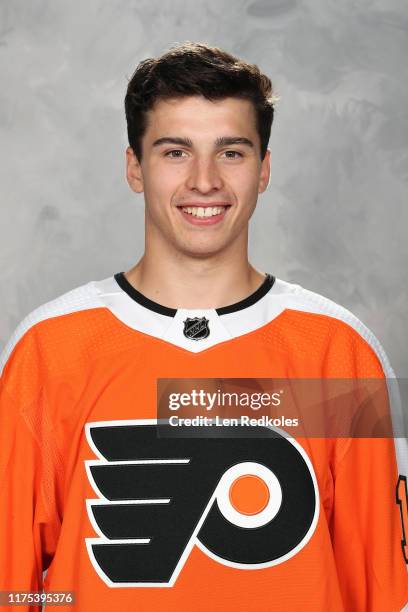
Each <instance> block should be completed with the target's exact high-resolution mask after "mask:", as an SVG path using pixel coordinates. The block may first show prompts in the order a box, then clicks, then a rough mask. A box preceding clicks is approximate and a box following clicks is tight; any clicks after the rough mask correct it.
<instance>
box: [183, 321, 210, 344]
mask: <svg viewBox="0 0 408 612" xmlns="http://www.w3.org/2000/svg"><path fill="white" fill-rule="evenodd" d="M183 322H184V330H183V333H184V335H185V337H186V338H189V339H190V340H204V338H208V336H209V335H210V329H209V327H208V322H209V319H206V318H205V317H194V318H193V319H190V318H189V317H187V319H186V320H185V321H183Z"/></svg>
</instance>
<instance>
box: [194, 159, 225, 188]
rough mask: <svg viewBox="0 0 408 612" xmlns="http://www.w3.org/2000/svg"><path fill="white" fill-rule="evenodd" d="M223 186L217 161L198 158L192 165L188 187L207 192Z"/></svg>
mask: <svg viewBox="0 0 408 612" xmlns="http://www.w3.org/2000/svg"><path fill="white" fill-rule="evenodd" d="M222 186H223V181H222V178H221V175H220V172H219V168H218V167H217V162H216V161H215V160H212V159H196V160H194V162H193V163H192V164H191V166H190V171H189V175H188V178H187V187H188V189H190V190H196V191H199V192H200V193H203V194H206V193H211V192H212V191H218V190H219V189H221V188H222Z"/></svg>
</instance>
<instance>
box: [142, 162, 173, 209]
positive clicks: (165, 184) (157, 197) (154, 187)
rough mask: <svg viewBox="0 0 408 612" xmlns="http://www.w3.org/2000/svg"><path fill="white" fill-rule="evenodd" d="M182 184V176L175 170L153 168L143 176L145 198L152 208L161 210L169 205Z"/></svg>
mask: <svg viewBox="0 0 408 612" xmlns="http://www.w3.org/2000/svg"><path fill="white" fill-rule="evenodd" d="M181 182H182V174H181V172H180V171H179V170H177V169H169V168H159V169H158V168H154V169H152V170H151V171H150V170H149V171H146V172H145V176H144V193H145V198H146V199H147V200H148V201H149V203H150V204H151V205H152V206H154V207H160V208H161V209H163V207H164V205H166V204H169V203H171V201H172V198H173V196H174V194H175V193H176V191H177V189H178V188H179V185H180V183H181Z"/></svg>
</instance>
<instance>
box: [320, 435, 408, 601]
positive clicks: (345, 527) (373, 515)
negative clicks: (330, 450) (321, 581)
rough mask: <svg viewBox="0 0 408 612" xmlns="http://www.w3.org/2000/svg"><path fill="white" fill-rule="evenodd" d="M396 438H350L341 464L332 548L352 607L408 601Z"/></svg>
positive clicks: (338, 473) (336, 484)
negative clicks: (398, 490)
mask: <svg viewBox="0 0 408 612" xmlns="http://www.w3.org/2000/svg"><path fill="white" fill-rule="evenodd" d="M397 482H398V470H397V465H396V459H395V450H394V441H393V439H389V438H378V439H370V438H367V439H364V438H355V439H353V440H351V441H350V444H349V446H348V449H347V451H346V453H345V455H344V457H343V459H342V460H341V462H340V464H339V465H338V467H337V469H336V474H335V503H334V513H333V524H332V538H333V549H334V554H335V560H336V566H337V571H338V576H339V582H340V587H341V591H342V595H343V599H344V601H345V602H347V610H350V612H383V611H384V610H388V611H389V612H394V611H395V612H400V610H402V609H403V607H404V606H405V604H406V603H407V602H408V578H407V568H406V563H405V559H404V554H403V547H402V525H401V517H400V513H399V509H398V505H397V503H396V488H397Z"/></svg>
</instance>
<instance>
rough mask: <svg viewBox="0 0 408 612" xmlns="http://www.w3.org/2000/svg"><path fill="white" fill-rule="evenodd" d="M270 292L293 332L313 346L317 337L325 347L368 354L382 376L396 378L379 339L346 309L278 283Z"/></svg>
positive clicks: (323, 298) (280, 281) (330, 301)
mask: <svg viewBox="0 0 408 612" xmlns="http://www.w3.org/2000/svg"><path fill="white" fill-rule="evenodd" d="M273 289H274V290H273V292H272V294H271V296H270V300H273V299H274V296H276V298H277V299H278V300H281V301H282V305H281V310H282V312H284V313H285V315H286V317H287V319H288V322H289V325H290V328H291V329H292V330H299V333H302V334H304V335H306V336H307V340H308V341H311V342H312V343H313V342H314V341H315V337H316V336H324V341H325V342H326V343H327V342H329V343H330V341H331V342H332V344H333V343H336V342H337V344H339V343H341V342H344V343H347V345H348V346H351V345H353V347H354V348H355V349H358V350H360V351H370V352H372V353H374V354H375V356H376V358H377V359H378V361H379V362H380V364H381V366H382V369H383V371H384V374H385V376H387V377H391V378H394V377H395V374H394V372H393V370H392V367H391V364H390V362H389V359H388V357H387V354H386V352H385V350H384V348H383V346H382V345H381V343H380V341H379V339H378V338H377V337H376V335H375V334H374V333H373V332H372V331H371V329H369V328H368V327H367V326H366V325H365V324H364V323H363V322H362V321H361V320H360V319H359V318H358V317H357V316H356V315H354V314H353V313H352V312H351V311H350V310H349V309H347V308H345V307H344V306H342V305H341V304H339V303H337V302H335V301H334V300H332V299H330V298H328V297H325V296H324V295H321V294H320V293H317V292H315V291H311V290H309V289H306V288H304V287H303V286H301V285H299V284H295V283H291V282H287V281H284V280H281V279H276V280H275V284H274V288H273ZM335 341H336V342H335Z"/></svg>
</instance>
